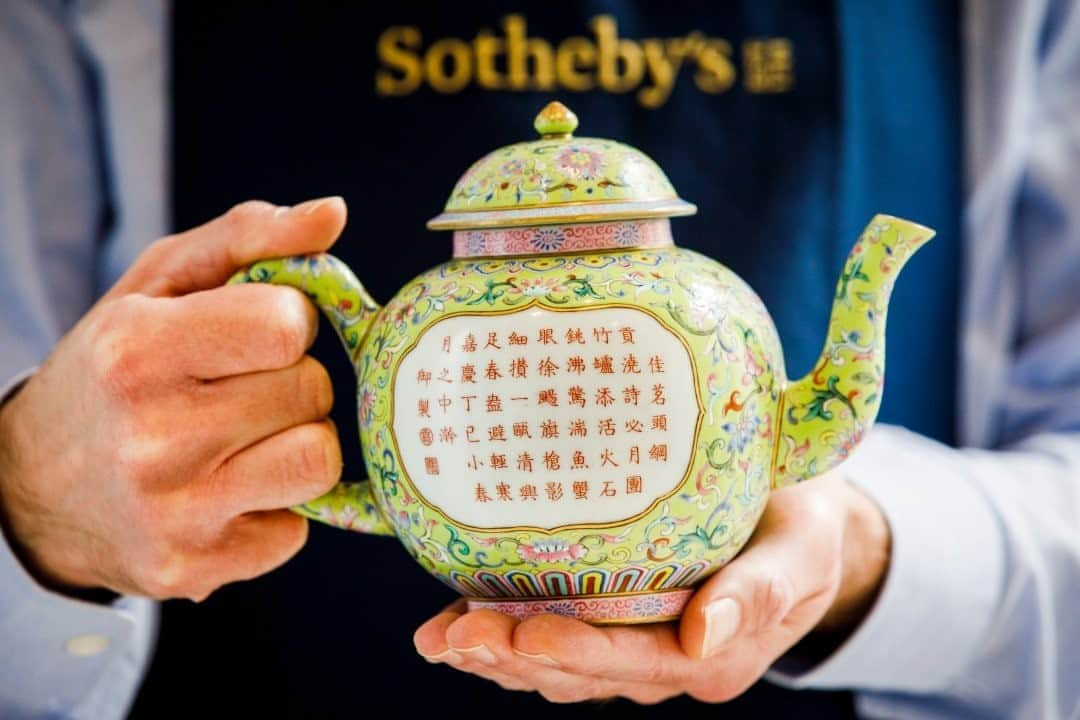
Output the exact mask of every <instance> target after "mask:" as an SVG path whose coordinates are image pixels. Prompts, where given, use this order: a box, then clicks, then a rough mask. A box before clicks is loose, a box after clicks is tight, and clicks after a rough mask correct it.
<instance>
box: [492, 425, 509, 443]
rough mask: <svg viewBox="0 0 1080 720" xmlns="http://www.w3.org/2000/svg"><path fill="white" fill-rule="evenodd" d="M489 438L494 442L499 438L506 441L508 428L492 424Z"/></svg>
mask: <svg viewBox="0 0 1080 720" xmlns="http://www.w3.org/2000/svg"><path fill="white" fill-rule="evenodd" d="M488 440H489V441H492V442H494V441H497V440H501V441H502V442H506V428H504V427H503V426H502V425H492V426H491V427H489V428H488Z"/></svg>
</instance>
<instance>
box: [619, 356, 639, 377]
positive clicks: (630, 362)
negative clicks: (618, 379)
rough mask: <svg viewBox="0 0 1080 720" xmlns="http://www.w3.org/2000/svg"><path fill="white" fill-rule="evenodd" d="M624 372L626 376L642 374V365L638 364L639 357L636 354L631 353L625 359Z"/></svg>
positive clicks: (623, 363) (623, 362)
mask: <svg viewBox="0 0 1080 720" xmlns="http://www.w3.org/2000/svg"><path fill="white" fill-rule="evenodd" d="M622 371H623V374H624V375H637V374H639V373H641V364H640V363H638V359H637V356H636V355H634V353H630V354H629V355H627V356H626V357H624V358H623V361H622Z"/></svg>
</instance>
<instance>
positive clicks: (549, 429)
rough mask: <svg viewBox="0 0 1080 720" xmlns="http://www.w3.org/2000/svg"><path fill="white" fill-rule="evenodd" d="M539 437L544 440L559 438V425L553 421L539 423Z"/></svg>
mask: <svg viewBox="0 0 1080 720" xmlns="http://www.w3.org/2000/svg"><path fill="white" fill-rule="evenodd" d="M540 437H541V438H545V439H547V438H557V437H559V423H557V422H555V421H554V420H545V421H543V422H542V423H540Z"/></svg>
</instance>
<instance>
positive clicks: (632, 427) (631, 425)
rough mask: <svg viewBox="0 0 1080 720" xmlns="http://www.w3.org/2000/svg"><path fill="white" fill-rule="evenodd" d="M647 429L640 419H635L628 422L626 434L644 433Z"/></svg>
mask: <svg viewBox="0 0 1080 720" xmlns="http://www.w3.org/2000/svg"><path fill="white" fill-rule="evenodd" d="M644 429H645V425H644V424H643V423H642V422H641V421H640V420H638V419H636V418H634V419H631V420H627V421H626V432H636V433H639V432H642V431H643V430H644Z"/></svg>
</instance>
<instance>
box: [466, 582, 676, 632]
mask: <svg viewBox="0 0 1080 720" xmlns="http://www.w3.org/2000/svg"><path fill="white" fill-rule="evenodd" d="M693 594H694V590H693V588H672V589H670V590H660V591H656V592H642V593H606V594H599V595H564V596H547V597H516V598H475V597H472V598H467V600H468V603H469V610H470V611H472V610H494V611H496V612H500V613H503V614H504V615H510V616H512V617H516V618H518V619H519V620H524V619H526V618H530V617H535V616H537V615H562V616H564V617H570V618H574V619H575V620H581V621H582V622H587V623H589V624H591V625H635V624H641V623H657V622H669V621H671V620H678V619H679V616H680V615H681V614H682V611H683V609H684V608H685V607H686V603H687V602H689V601H690V598H691V597H692V596H693Z"/></svg>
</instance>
